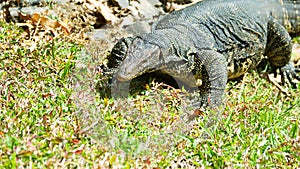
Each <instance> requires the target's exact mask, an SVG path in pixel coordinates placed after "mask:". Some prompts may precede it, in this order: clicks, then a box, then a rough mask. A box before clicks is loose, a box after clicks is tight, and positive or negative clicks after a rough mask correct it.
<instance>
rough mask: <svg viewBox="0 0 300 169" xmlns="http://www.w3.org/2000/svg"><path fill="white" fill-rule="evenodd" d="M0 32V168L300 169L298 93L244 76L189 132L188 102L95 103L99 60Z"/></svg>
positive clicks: (177, 97)
mask: <svg viewBox="0 0 300 169" xmlns="http://www.w3.org/2000/svg"><path fill="white" fill-rule="evenodd" d="M0 25H1V26H0V50H1V51H0V107H1V108H0V166H1V168H22V167H24V168H63V167H67V168H98V167H102V168H105V167H106V168H142V167H146V168H153V167H159V168H166V167H168V166H172V167H174V168H178V167H179V166H181V167H183V168H188V167H194V168H197V167H200V166H205V167H211V168H223V167H228V168H229V167H232V168H245V167H247V168H259V167H260V168H287V167H288V168H297V167H299V165H300V130H299V112H300V96H299V95H300V94H299V89H298V90H295V91H292V90H291V89H290V91H291V96H290V97H286V96H284V95H283V94H281V93H280V92H279V91H278V89H277V88H276V87H275V86H274V85H272V84H271V83H269V82H268V81H266V80H265V79H262V78H260V77H259V76H258V74H257V73H256V72H250V73H248V74H246V75H245V77H244V78H243V80H242V81H241V82H239V83H236V84H234V83H229V84H228V85H227V91H226V98H225V99H224V106H223V107H224V110H223V111H222V113H221V114H220V116H219V120H212V119H213V118H214V117H215V116H214V115H213V114H214V113H213V112H212V111H208V112H205V113H204V114H203V115H201V117H199V118H197V119H196V120H194V121H192V122H190V123H188V122H186V116H187V115H188V114H189V113H193V109H190V108H189V106H188V105H189V99H187V97H185V96H186V95H187V93H186V92H184V91H183V92H182V91H180V90H175V89H164V88H163V87H161V86H160V84H155V83H152V84H149V86H148V87H147V90H146V91H144V92H143V93H142V94H140V95H137V96H135V97H128V98H126V99H116V100H114V99H111V98H104V99H103V98H101V96H100V95H99V94H97V93H95V92H94V90H93V85H95V83H96V81H97V80H98V79H96V77H97V76H98V75H97V71H96V69H95V65H97V64H99V63H100V61H101V60H103V58H100V59H99V60H100V61H99V60H93V59H94V57H91V56H90V55H89V53H88V52H87V51H86V50H85V49H84V47H83V45H82V44H79V43H78V42H76V41H75V40H72V39H71V38H70V37H64V36H59V37H55V38H54V37H52V36H50V35H46V36H45V37H43V38H40V39H38V40H36V39H34V38H33V37H31V38H29V39H28V37H27V36H25V35H24V33H22V30H21V29H19V28H17V27H16V26H14V25H13V24H6V23H1V24H0ZM212 122H213V123H212ZM208 124H210V125H208Z"/></svg>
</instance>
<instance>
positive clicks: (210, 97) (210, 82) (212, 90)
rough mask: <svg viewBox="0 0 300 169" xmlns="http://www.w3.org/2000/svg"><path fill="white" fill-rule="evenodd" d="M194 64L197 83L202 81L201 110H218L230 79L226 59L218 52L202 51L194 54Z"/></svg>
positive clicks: (200, 89) (199, 85)
mask: <svg viewBox="0 0 300 169" xmlns="http://www.w3.org/2000/svg"><path fill="white" fill-rule="evenodd" d="M194 62H195V63H194V69H193V73H194V75H195V78H196V81H199V80H200V79H201V81H202V84H201V83H200V84H198V88H199V92H200V100H199V103H200V108H206V107H209V108H210V109H216V110H218V108H219V106H220V105H221V102H222V98H223V94H224V90H225V87H226V82H227V78H228V75H227V74H228V73H227V61H226V58H225V56H223V55H222V54H220V53H218V52H216V51H213V50H202V51H200V52H196V53H194Z"/></svg>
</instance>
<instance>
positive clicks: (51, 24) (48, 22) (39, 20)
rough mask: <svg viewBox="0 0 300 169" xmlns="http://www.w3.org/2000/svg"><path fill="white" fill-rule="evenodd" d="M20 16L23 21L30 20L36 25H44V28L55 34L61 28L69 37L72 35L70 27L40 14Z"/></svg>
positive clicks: (20, 14)
mask: <svg viewBox="0 0 300 169" xmlns="http://www.w3.org/2000/svg"><path fill="white" fill-rule="evenodd" d="M19 16H20V18H21V19H23V20H30V21H32V22H33V23H34V24H40V25H42V26H43V27H45V28H47V29H49V30H50V31H52V32H53V33H54V34H55V32H56V31H55V30H57V29H60V28H61V29H63V30H64V31H65V33H66V34H67V35H69V34H70V31H69V29H68V27H67V26H66V25H65V24H64V23H63V22H59V21H56V20H53V19H51V18H49V17H47V16H43V15H41V14H40V13H34V14H33V15H32V16H30V15H26V14H22V13H19Z"/></svg>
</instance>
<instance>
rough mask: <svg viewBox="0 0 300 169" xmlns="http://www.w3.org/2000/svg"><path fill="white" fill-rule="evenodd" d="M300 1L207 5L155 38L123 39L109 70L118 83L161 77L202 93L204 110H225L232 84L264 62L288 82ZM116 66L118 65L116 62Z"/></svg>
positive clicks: (215, 0) (177, 16)
mask: <svg viewBox="0 0 300 169" xmlns="http://www.w3.org/2000/svg"><path fill="white" fill-rule="evenodd" d="M299 8H300V1H288V0H286V1H282V0H227V1H224V0H207V1H202V2H199V3H197V4H195V5H192V6H190V7H187V8H185V9H182V10H179V11H175V12H173V13H171V14H168V15H166V16H165V17H163V18H162V19H161V20H159V21H158V22H157V24H156V25H155V26H154V27H153V29H152V32H150V33H146V34H141V35H137V36H135V37H130V38H123V39H122V40H120V42H119V43H117V45H116V46H115V47H114V48H113V51H112V54H111V57H109V61H110V62H109V67H115V68H117V72H116V78H117V80H118V81H119V82H128V81H131V80H132V79H134V78H136V77H138V76H140V75H143V74H145V73H149V72H153V71H160V72H163V73H166V74H169V75H171V76H172V77H173V78H174V79H176V80H178V81H180V82H183V83H184V84H185V85H187V86H190V87H196V88H198V89H199V92H200V99H199V101H198V103H199V106H200V107H202V108H206V107H207V106H209V107H210V108H216V107H218V106H219V105H220V104H221V98H222V96H223V93H224V89H225V86H226V82H227V80H228V79H233V78H237V77H239V76H241V75H243V74H244V73H246V72H247V71H249V70H251V69H254V68H256V67H257V65H258V64H259V63H260V62H261V60H262V59H263V58H265V57H267V58H268V60H269V62H270V64H271V67H272V68H273V69H274V70H275V69H278V68H279V69H280V70H281V72H285V73H287V75H288V79H289V80H291V79H292V78H297V79H300V78H299V76H298V75H297V74H296V72H297V71H299V70H298V69H294V68H293V66H291V64H290V63H289V62H290V54H291V49H292V46H291V37H290V35H289V32H290V33H291V35H296V34H297V33H298V32H300V27H299V26H298V24H299V23H298V22H299V21H298V17H299V16H297V15H296V14H298V9H299ZM116 60H117V62H116Z"/></svg>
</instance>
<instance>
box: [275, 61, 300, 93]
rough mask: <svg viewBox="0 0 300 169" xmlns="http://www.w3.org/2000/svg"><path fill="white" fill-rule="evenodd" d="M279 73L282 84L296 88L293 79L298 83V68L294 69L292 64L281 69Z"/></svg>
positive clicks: (299, 77)
mask: <svg viewBox="0 0 300 169" xmlns="http://www.w3.org/2000/svg"><path fill="white" fill-rule="evenodd" d="M279 71H280V75H281V83H282V84H290V85H291V86H292V88H293V89H295V88H297V82H295V79H296V80H298V81H300V76H299V75H298V73H299V72H300V69H299V68H295V67H294V65H293V64H292V63H289V64H287V65H285V66H283V67H281V68H280V69H279ZM275 77H276V74H275ZM298 83H299V82H298Z"/></svg>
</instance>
